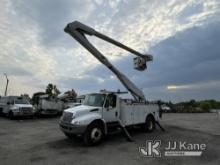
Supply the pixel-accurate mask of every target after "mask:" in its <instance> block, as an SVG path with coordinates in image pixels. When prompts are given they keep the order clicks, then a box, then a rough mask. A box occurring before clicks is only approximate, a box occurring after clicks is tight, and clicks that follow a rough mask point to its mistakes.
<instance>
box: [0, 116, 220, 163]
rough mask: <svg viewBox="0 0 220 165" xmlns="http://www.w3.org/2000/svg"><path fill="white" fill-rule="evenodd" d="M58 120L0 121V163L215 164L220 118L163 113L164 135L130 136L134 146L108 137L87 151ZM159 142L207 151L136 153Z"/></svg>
mask: <svg viewBox="0 0 220 165" xmlns="http://www.w3.org/2000/svg"><path fill="white" fill-rule="evenodd" d="M58 121H59V118H43V119H24V120H13V121H11V120H8V119H6V118H2V117H1V118H0V164H2V165H7V164H9V165H13V164H16V165H18V164H21V165H25V164H53V165H54V164H63V165H64V164H74V165H76V164H90V165H91V164H105V165H107V164H114V165H116V164H126V165H129V164H131V165H134V164H150V163H151V164H152V165H157V164H163V165H164V164H165V165H172V164H173V165H174V164H178V165H182V164H210V165H214V164H216V165H217V164H219V162H220V114H214V113H212V114H211V113H210V114H165V115H164V116H163V119H162V121H161V124H162V125H163V126H164V128H165V129H166V132H162V131H161V130H160V129H157V130H156V131H155V132H153V133H150V134H145V133H142V132H140V130H138V129H135V130H132V131H130V132H131V135H132V136H133V138H134V140H135V142H127V141H126V140H125V138H124V136H123V135H121V134H115V135H109V136H108V137H106V139H105V141H104V142H103V143H102V144H101V145H100V146H96V147H86V146H84V145H83V142H82V141H81V140H80V139H79V140H75V141H73V140H70V139H67V138H66V137H65V136H64V134H63V133H62V132H61V131H60V130H59V126H58ZM153 139H158V140H161V141H162V145H161V151H163V150H164V148H165V147H166V146H167V143H168V141H186V142H187V143H205V144H206V146H207V149H206V150H205V151H204V152H203V154H202V156H200V157H167V156H164V155H163V154H162V157H160V158H146V157H144V156H142V155H141V154H140V153H139V147H145V143H146V140H153Z"/></svg>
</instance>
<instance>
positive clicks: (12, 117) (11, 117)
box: [8, 111, 14, 120]
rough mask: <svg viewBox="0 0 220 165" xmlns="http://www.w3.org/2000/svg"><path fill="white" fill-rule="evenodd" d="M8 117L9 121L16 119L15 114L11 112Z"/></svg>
mask: <svg viewBox="0 0 220 165" xmlns="http://www.w3.org/2000/svg"><path fill="white" fill-rule="evenodd" d="M8 117H9V119H11V120H13V119H14V114H13V112H12V111H10V112H9V113H8Z"/></svg>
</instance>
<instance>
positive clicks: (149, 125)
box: [142, 116, 156, 132]
mask: <svg viewBox="0 0 220 165" xmlns="http://www.w3.org/2000/svg"><path fill="white" fill-rule="evenodd" d="M155 128H156V126H155V119H154V117H153V116H147V118H146V121H145V123H144V124H143V125H142V130H143V131H144V132H153V131H154V130H155Z"/></svg>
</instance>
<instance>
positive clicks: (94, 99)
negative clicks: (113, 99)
mask: <svg viewBox="0 0 220 165" xmlns="http://www.w3.org/2000/svg"><path fill="white" fill-rule="evenodd" d="M104 101H105V94H89V95H87V96H86V98H85V100H84V102H83V105H89V106H94V107H102V106H103V104H104Z"/></svg>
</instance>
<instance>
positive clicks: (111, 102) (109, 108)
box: [102, 94, 119, 122]
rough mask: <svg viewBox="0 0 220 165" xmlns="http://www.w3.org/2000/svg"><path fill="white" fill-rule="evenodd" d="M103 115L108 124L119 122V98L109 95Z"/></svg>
mask: <svg viewBox="0 0 220 165" xmlns="http://www.w3.org/2000/svg"><path fill="white" fill-rule="evenodd" d="M102 114H103V118H104V120H105V121H106V122H115V121H118V119H117V118H118V116H119V107H118V106H117V96H116V95H115V94H109V95H107V97H106V100H105V104H104V107H103V113H102Z"/></svg>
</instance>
